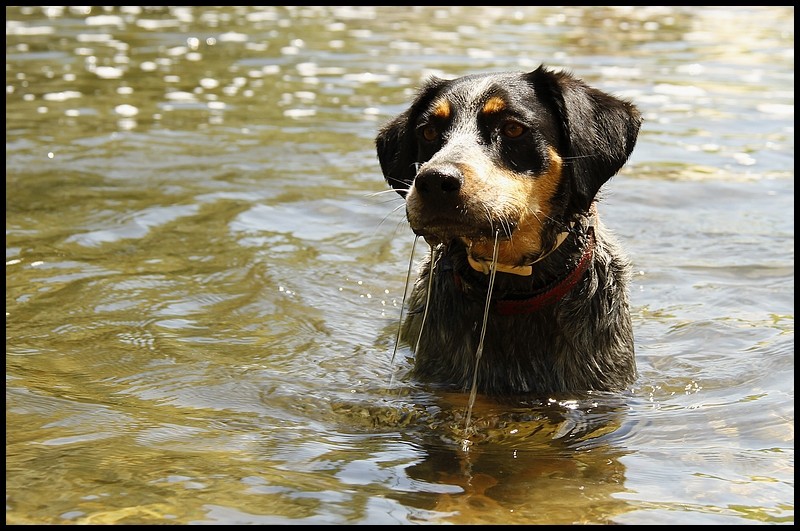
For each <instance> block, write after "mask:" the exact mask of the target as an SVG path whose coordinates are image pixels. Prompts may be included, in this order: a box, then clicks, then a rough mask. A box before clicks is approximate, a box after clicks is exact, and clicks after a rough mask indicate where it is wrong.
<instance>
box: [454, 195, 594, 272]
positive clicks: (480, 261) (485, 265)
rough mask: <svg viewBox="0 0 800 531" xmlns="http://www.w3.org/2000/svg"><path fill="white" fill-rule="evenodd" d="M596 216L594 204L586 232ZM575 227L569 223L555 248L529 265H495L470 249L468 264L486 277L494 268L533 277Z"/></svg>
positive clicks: (557, 238) (557, 240)
mask: <svg viewBox="0 0 800 531" xmlns="http://www.w3.org/2000/svg"><path fill="white" fill-rule="evenodd" d="M596 216H597V210H596V207H595V205H594V204H593V205H592V206H591V208H590V210H589V213H588V215H587V216H586V219H587V220H588V224H587V226H586V229H585V230H586V231H587V232H588V230H589V228H591V227H593V226H594V224H595V220H596ZM575 225H576V222H575V221H571V222H570V223H569V230H567V231H564V232H560V233H558V234H557V235H556V239H555V243H554V244H553V246H552V247H550V249H549V250H548V251H545V252H544V253H542V254H541V255H539V257H538V258H536V259H535V260H533V261H532V262H531V263H529V264H522V265H512V264H503V263H501V262H496V263H493V262H492V260H491V259H488V258H484V257H478V256H473V255H472V253H470V251H469V249H467V262H468V263H469V265H470V267H471V268H472V269H474V270H475V271H478V272H480V273H483V274H484V275H489V274H490V273H491V272H492V267H494V269H495V271H496V272H497V273H508V274H511V275H519V276H522V277H527V276H531V275H532V274H533V268H534V266H535V265H536V264H537V263H539V262H541V261H542V260H544V259H545V258H547V257H548V256H550V255H551V254H553V253H554V252H555V251H556V250H557V249H558V248H559V247H560V246H561V244H562V243H564V242H565V241H566V239H567V238H568V237H569V235H570V234H572V233H573V232H574V231H575Z"/></svg>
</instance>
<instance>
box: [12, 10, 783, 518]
mask: <svg viewBox="0 0 800 531" xmlns="http://www.w3.org/2000/svg"><path fill="white" fill-rule="evenodd" d="M542 62H543V63H546V64H548V65H550V66H553V67H560V68H568V69H570V70H572V71H574V72H575V73H576V74H578V75H579V76H581V77H583V78H584V79H586V80H587V81H589V82H590V83H592V84H594V85H597V86H599V87H601V88H603V89H605V90H608V91H610V92H613V93H616V94H619V95H622V96H625V97H629V98H631V99H633V100H634V101H635V102H636V103H637V105H638V106H639V107H640V108H641V109H642V111H643V113H644V116H645V125H644V127H643V129H642V134H641V136H640V139H639V143H638V145H637V148H636V150H635V152H634V155H633V157H632V158H631V161H630V164H629V165H628V166H627V167H626V168H625V169H624V170H623V172H622V173H621V174H620V175H619V176H617V177H615V178H614V179H613V180H612V181H611V182H610V183H609V186H608V187H607V188H606V191H605V195H604V198H603V201H602V203H601V209H602V213H603V217H604V220H605V222H606V224H607V225H608V226H610V227H612V228H613V229H614V230H615V232H616V233H617V234H618V236H619V238H620V240H621V241H622V242H624V244H625V246H626V248H627V249H628V252H629V254H630V255H631V257H632V259H633V261H634V265H635V267H636V270H637V272H638V273H637V276H636V278H635V282H634V284H633V286H632V289H633V291H632V302H633V305H634V324H635V328H636V341H637V353H638V364H639V370H640V377H639V380H638V381H637V383H636V386H635V388H634V389H633V393H632V395H631V396H625V397H618V396H597V397H594V398H593V399H592V400H581V401H578V400H574V399H571V397H553V399H552V400H551V401H544V402H538V401H531V402H516V403H510V404H509V403H498V402H495V401H491V400H488V399H483V398H482V399H479V401H478V403H477V404H476V408H475V410H474V412H473V419H474V421H475V426H476V428H477V431H476V434H475V435H474V436H473V438H472V444H471V445H470V446H469V448H468V449H467V450H465V449H464V445H463V440H462V435H463V433H462V431H461V429H460V428H461V426H462V425H463V420H464V414H465V410H466V397H465V396H462V395H458V394H446V393H441V392H437V391H434V390H431V389H428V388H426V387H425V386H423V385H421V384H419V383H417V382H414V381H413V380H410V379H407V378H404V377H402V374H403V370H404V369H405V368H407V366H408V364H409V363H410V360H409V359H407V356H408V355H409V352H408V350H407V349H405V348H401V349H400V350H399V352H398V356H397V359H396V360H395V363H394V364H392V363H391V357H392V351H393V342H394V334H395V331H396V326H397V320H398V318H399V316H400V304H401V300H402V293H403V289H404V282H405V275H406V268H407V265H408V257H409V253H410V249H411V245H412V241H413V237H412V235H411V232H410V230H409V229H408V227H407V226H406V224H405V223H404V221H403V213H402V205H401V203H400V199H399V197H397V196H396V195H395V194H392V193H389V194H387V193H383V192H384V190H386V186H385V184H384V182H383V179H382V176H381V173H380V168H379V166H378V163H377V157H376V155H375V152H374V147H373V146H374V144H373V139H374V136H375V133H376V131H377V128H378V127H379V126H380V125H381V124H382V123H383V122H384V121H386V120H388V119H389V118H390V117H391V116H393V115H394V114H396V113H397V112H399V111H401V110H402V109H403V108H404V106H405V105H406V103H407V102H408V100H409V98H410V97H411V95H412V94H413V92H414V90H415V88H416V86H417V85H418V84H419V82H420V81H421V80H422V79H424V78H425V77H426V76H427V75H428V74H430V73H438V74H439V75H443V76H448V77H450V76H455V75H460V74H466V73H472V72H481V71H490V70H509V69H512V70H526V69H533V68H535V67H536V66H538V65H539V63H542ZM793 430H794V8H791V7H741V8H735V7H724V8H722V7H650V8H648V7H637V8H611V7H586V8H579V7H561V8H556V7H541V8H538V7H477V8H472V7H460V8H459V7H454V8H444V7H401V8H393V7H378V8H376V7H335V6H333V7H271V6H266V7H251V8H245V7H174V6H173V7H147V8H143V7H131V6H128V7H108V8H99V7H94V8H82V7H62V8H58V7H36V6H33V7H7V8H6V523H8V524H25V523H28V524H86V523H121V524H147V523H179V524H202V523H218V524H281V523H287V524H289V523H290V524H304V523H308V524H347V523H354V524H371V523H377V524H416V523H504V524H519V523H546V524H562V523H563V524H566V523H619V524H648V523H664V524H694V523H700V524H742V523H776V524H788V523H793V522H794V431H793Z"/></svg>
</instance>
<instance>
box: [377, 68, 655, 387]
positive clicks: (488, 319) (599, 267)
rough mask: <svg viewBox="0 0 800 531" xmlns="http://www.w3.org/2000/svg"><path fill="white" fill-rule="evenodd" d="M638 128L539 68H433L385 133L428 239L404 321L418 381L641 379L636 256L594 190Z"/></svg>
mask: <svg viewBox="0 0 800 531" xmlns="http://www.w3.org/2000/svg"><path fill="white" fill-rule="evenodd" d="M640 124H641V116H640V114H639V112H638V110H637V109H636V107H635V106H634V105H633V104H631V103H630V102H627V101H624V100H622V99H618V98H616V97H614V96H611V95H609V94H607V93H605V92H602V91H600V90H597V89H595V88H592V87H590V86H588V85H587V84H586V83H584V82H583V81H581V80H580V79H578V78H576V77H574V76H573V75H571V74H569V73H566V72H557V71H554V70H551V69H548V68H546V67H544V66H542V67H539V68H538V69H536V70H535V71H533V72H529V73H511V72H507V73H491V74H477V75H470V76H466V77H461V78H458V79H453V80H443V79H438V78H433V79H431V80H429V81H428V82H427V83H426V84H425V85H424V86H423V87H422V88H421V89H420V91H419V93H418V95H417V97H416V99H414V101H413V102H412V103H411V106H410V107H409V108H408V109H407V110H406V111H405V112H403V113H402V114H400V115H399V116H397V117H396V118H394V119H393V120H391V121H390V122H389V123H387V124H386V125H384V126H383V127H382V128H381V130H380V131H379V133H378V136H377V138H376V147H377V152H378V159H379V161H380V165H381V169H382V170H383V174H384V177H385V179H386V181H387V182H388V184H389V185H390V186H391V187H392V188H394V189H395V190H396V191H397V193H399V194H400V195H401V196H402V197H403V198H404V199H405V208H406V217H407V219H408V222H409V224H410V226H411V229H412V230H413V231H414V233H415V234H416V235H417V236H422V237H423V238H424V239H425V241H427V243H428V244H429V245H430V248H431V251H430V253H429V254H428V256H427V258H426V259H425V260H424V261H423V263H422V264H421V266H420V273H419V277H418V278H417V280H416V282H415V284H414V288H413V290H412V292H411V295H410V296H409V303H408V308H409V310H408V313H407V315H406V317H405V319H404V321H403V323H402V327H401V332H402V338H403V339H404V341H405V342H406V343H408V344H409V345H410V346H411V348H412V349H414V354H415V360H414V369H413V375H414V377H416V378H418V379H420V380H423V381H427V382H430V383H435V384H441V385H444V386H447V387H453V388H457V389H462V390H470V389H472V390H477V392H481V393H485V394H490V395H509V394H528V393H535V394H551V393H561V392H581V391H591V390H596V391H618V390H622V389H625V388H626V386H628V385H630V384H631V383H632V382H633V381H634V378H635V376H636V364H635V361H634V345H633V331H632V326H631V317H630V313H629V297H628V280H629V277H630V263H629V261H628V259H627V258H626V256H625V254H624V252H623V251H622V249H621V247H620V245H619V243H618V241H617V240H616V239H615V238H614V237H613V235H612V234H611V233H609V232H608V230H607V229H606V228H605V227H604V226H603V223H602V222H601V221H600V218H599V217H598V213H597V207H596V201H597V194H598V191H599V190H600V187H601V186H603V184H604V183H606V182H607V181H608V180H609V179H610V178H611V177H612V176H613V175H614V174H616V173H617V172H618V171H619V170H620V168H621V167H622V166H623V165H624V164H625V162H626V161H627V160H628V157H629V156H630V154H631V151H632V150H633V147H634V145H635V144H636V137H637V135H638V132H639V126H640Z"/></svg>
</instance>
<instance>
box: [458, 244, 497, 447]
mask: <svg viewBox="0 0 800 531" xmlns="http://www.w3.org/2000/svg"><path fill="white" fill-rule="evenodd" d="M499 238H500V232H499V231H497V232H495V233H494V250H493V251H492V263H491V265H490V266H489V267H490V271H491V272H490V276H489V288H488V289H487V290H486V304H485V305H484V307H483V325H482V326H481V338H480V341H478V350H477V351H476V352H475V368H474V369H473V370H472V388H471V389H470V391H469V402H468V404H467V420H466V422H465V424H464V432H465V435H468V434H469V421H470V420H471V419H472V407H473V406H474V405H475V399H476V398H477V396H478V365H479V364H480V361H481V355H482V354H483V340H484V338H485V337H486V323H487V322H488V320H489V307H490V306H491V303H492V289H493V288H494V277H495V273H497V251H498V242H499ZM464 449H465V450H466V447H465V448H464Z"/></svg>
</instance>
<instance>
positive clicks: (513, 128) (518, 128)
mask: <svg viewBox="0 0 800 531" xmlns="http://www.w3.org/2000/svg"><path fill="white" fill-rule="evenodd" d="M526 130H527V129H526V128H525V126H524V125H522V124H521V123H519V122H506V123H504V124H503V129H502V131H503V135H504V136H507V137H508V138H518V137H520V136H522V134H523V133H524V132H525V131H526Z"/></svg>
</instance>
